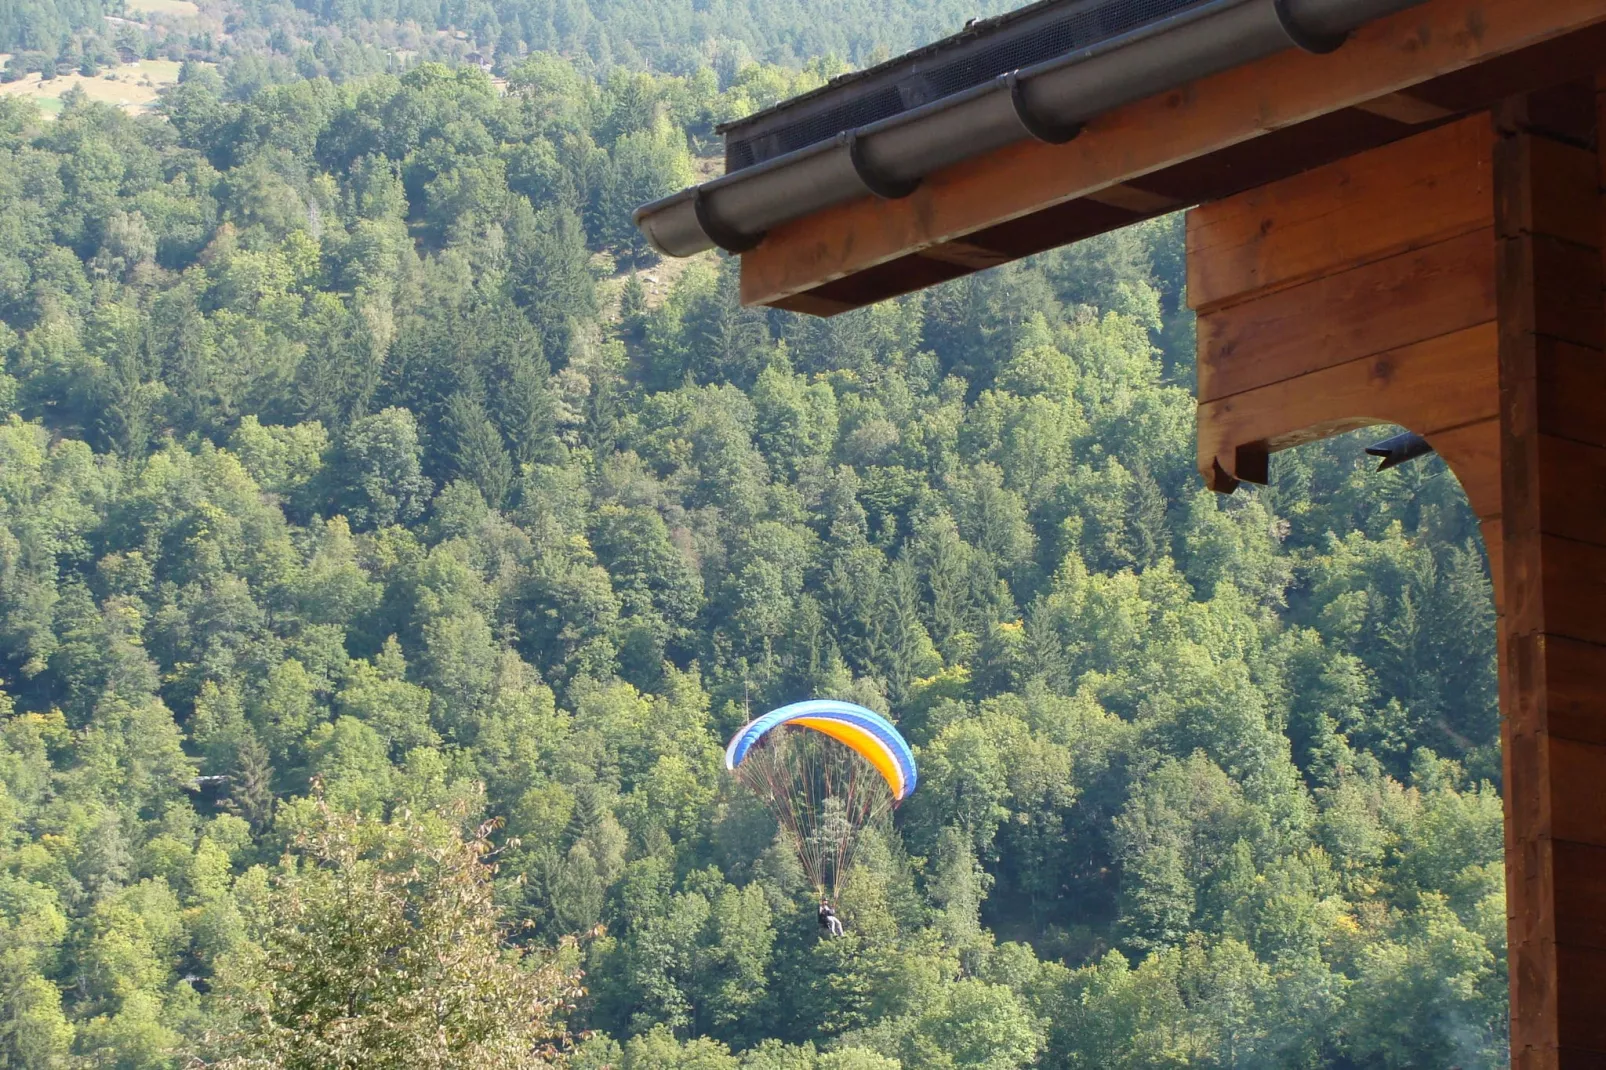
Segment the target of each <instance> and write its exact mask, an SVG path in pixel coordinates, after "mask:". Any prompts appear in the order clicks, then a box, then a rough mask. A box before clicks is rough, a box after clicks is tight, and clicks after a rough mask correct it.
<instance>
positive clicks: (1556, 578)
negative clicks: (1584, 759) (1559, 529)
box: [1506, 511, 1606, 907]
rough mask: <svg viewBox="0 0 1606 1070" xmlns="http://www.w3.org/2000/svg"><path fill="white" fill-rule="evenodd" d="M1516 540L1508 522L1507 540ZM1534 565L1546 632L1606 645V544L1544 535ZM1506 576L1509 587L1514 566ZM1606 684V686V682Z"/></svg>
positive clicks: (1603, 516) (1604, 769) (1605, 786)
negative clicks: (1538, 577)
mask: <svg viewBox="0 0 1606 1070" xmlns="http://www.w3.org/2000/svg"><path fill="white" fill-rule="evenodd" d="M1596 517H1597V518H1598V519H1599V520H1600V521H1602V522H1606V511H1597V513H1596ZM1508 521H1509V518H1508ZM1512 542H1513V539H1512V533H1511V525H1510V524H1509V522H1508V523H1507V525H1506V545H1507V546H1511V545H1512ZM1530 569H1531V570H1533V571H1537V572H1539V574H1540V575H1541V576H1542V577H1543V579H1542V586H1541V587H1540V588H1539V591H1538V593H1536V595H1535V597H1536V599H1542V601H1541V603H1540V606H1539V612H1540V615H1541V616H1542V618H1543V620H1544V633H1545V634H1546V635H1560V636H1563V637H1565V638H1568V639H1579V640H1582V641H1583V642H1586V643H1597V644H1600V645H1603V646H1606V547H1602V546H1596V545H1592V544H1590V543H1586V542H1576V541H1574V540H1572V539H1564V538H1561V537H1559V536H1556V535H1550V534H1542V535H1540V537H1539V561H1538V562H1537V564H1536V566H1530ZM1506 579H1507V581H1508V586H1509V581H1510V580H1511V575H1510V573H1509V570H1508V572H1507V576H1506ZM1521 605H1522V603H1521V601H1520V600H1519V601H1515V602H1513V604H1512V608H1513V609H1518V608H1520V607H1521ZM1602 686H1603V687H1606V681H1602ZM1601 775H1602V778H1603V779H1602V780H1601V781H1600V783H1601V785H1602V790H1606V765H1603V766H1601ZM1602 905H1603V907H1606V904H1602Z"/></svg>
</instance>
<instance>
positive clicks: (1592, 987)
mask: <svg viewBox="0 0 1606 1070" xmlns="http://www.w3.org/2000/svg"><path fill="white" fill-rule="evenodd" d="M1556 967H1557V969H1556V972H1557V974H1558V978H1559V981H1560V984H1559V986H1558V998H1557V1001H1556V1003H1557V1006H1556V1012H1557V1019H1558V1023H1557V1024H1558V1030H1557V1032H1558V1034H1559V1035H1558V1037H1557V1041H1558V1046H1560V1047H1572V1048H1578V1049H1581V1051H1580V1057H1581V1056H1582V1053H1583V1052H1590V1053H1592V1054H1594V1055H1596V1057H1597V1058H1598V1057H1600V1056H1601V1055H1606V1012H1603V1011H1602V1008H1606V951H1602V950H1600V949H1599V948H1593V947H1577V946H1574V945H1570V944H1559V945H1557V947H1556ZM1558 1065H1560V1066H1562V1067H1563V1068H1564V1070H1572V1067H1573V1066H1574V1065H1576V1063H1574V1062H1573V1061H1571V1060H1569V1061H1568V1062H1566V1063H1561V1062H1560V1060H1558Z"/></svg>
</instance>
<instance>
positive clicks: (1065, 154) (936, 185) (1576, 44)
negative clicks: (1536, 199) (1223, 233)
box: [741, 0, 1606, 316]
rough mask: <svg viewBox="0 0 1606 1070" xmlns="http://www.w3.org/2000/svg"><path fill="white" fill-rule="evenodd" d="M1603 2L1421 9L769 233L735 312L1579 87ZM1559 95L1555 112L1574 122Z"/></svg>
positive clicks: (1432, 3)
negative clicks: (1054, 140) (891, 195)
mask: <svg viewBox="0 0 1606 1070" xmlns="http://www.w3.org/2000/svg"><path fill="white" fill-rule="evenodd" d="M1602 57H1606V0H1427V2H1425V3H1423V4H1421V5H1420V6H1417V7H1413V8H1410V9H1407V10H1405V11H1403V12H1400V13H1398V14H1394V15H1390V16H1386V17H1384V18H1382V19H1379V20H1377V21H1374V22H1371V23H1368V24H1366V25H1365V26H1362V27H1361V28H1360V29H1358V30H1356V31H1355V32H1354V33H1353V35H1352V36H1351V38H1350V40H1349V41H1348V42H1347V43H1346V44H1345V45H1344V46H1343V47H1342V48H1340V49H1337V50H1336V51H1333V52H1331V53H1328V54H1322V55H1317V54H1312V53H1309V52H1304V51H1300V50H1297V49H1293V48H1290V49H1288V50H1286V51H1283V52H1279V53H1276V54H1274V55H1271V56H1269V57H1267V58H1265V59H1262V60H1259V61H1257V62H1254V63H1250V64H1247V65H1244V66H1241V67H1237V68H1234V69H1232V70H1228V71H1225V72H1223V73H1220V74H1216V75H1212V76H1209V77H1205V78H1202V79H1198V80H1196V81H1193V82H1190V83H1186V84H1183V85H1179V86H1176V87H1175V88H1173V89H1171V90H1168V91H1166V92H1163V93H1159V94H1156V95H1154V96H1151V97H1148V98H1145V99H1142V100H1139V101H1137V102H1135V103H1132V104H1130V105H1126V106H1123V107H1120V108H1117V109H1115V110H1113V111H1110V112H1108V113H1106V114H1103V115H1100V116H1098V117H1096V118H1094V119H1092V120H1091V121H1089V122H1088V123H1087V124H1086V126H1085V128H1084V129H1083V131H1082V133H1081V134H1080V135H1079V136H1077V137H1075V138H1074V139H1073V140H1071V141H1069V142H1067V143H1065V144H1049V143H1046V142H1041V141H1022V142H1017V143H1015V144H1012V145H1009V146H1007V147H1005V148H1003V149H1000V150H997V151H994V152H991V153H988V154H986V155H983V156H979V157H976V158H973V159H970V160H967V161H965V162H963V163H960V164H958V165H955V166H953V167H950V168H947V169H945V170H942V171H938V172H936V173H934V174H931V175H929V176H927V177H926V178H925V179H924V180H923V181H922V182H921V183H920V184H919V186H918V187H917V188H916V189H915V190H914V191H913V192H912V193H909V194H908V195H907V196H904V197H902V198H899V199H885V198H880V197H863V198H860V199H858V200H854V201H850V202H847V203H844V204H840V205H836V206H833V207H830V208H827V209H825V210H822V211H819V212H816V213H814V214H812V215H808V216H805V217H803V218H801V219H797V220H794V221H792V222H788V223H785V224H782V225H780V226H777V227H775V228H773V229H771V230H770V231H769V232H768V233H767V234H766V235H765V236H764V238H763V240H762V241H761V242H759V244H758V245H757V246H756V247H754V248H752V249H751V250H749V251H747V252H745V253H743V254H741V299H742V302H743V303H744V304H747V305H768V306H772V307H776V308H783V309H789V310H792V311H796V312H803V313H809V314H813V315H821V316H829V315H835V314H837V313H839V312H844V311H848V310H850V309H854V308H859V307H862V306H865V305H869V304H873V303H875V302H878V301H882V300H885V299H887V298H890V297H895V296H897V295H900V294H905V293H910V292H912V291H915V290H919V289H922V288H924V287H927V286H931V285H934V284H936V283H940V282H945V281H948V280H950V279H954V278H958V277H960V276H962V275H966V274H969V273H971V272H974V271H980V270H983V269H985V268H989V267H994V266H996V265H999V264H1002V263H1006V262H1008V261H1010V260H1015V259H1018V258H1020V257H1023V256H1029V255H1031V254H1033V253H1037V252H1042V251H1044V250H1046V249H1051V248H1054V247H1057V246H1060V245H1064V244H1067V243H1070V242H1074V241H1077V240H1080V239H1083V238H1087V237H1091V236H1093V235H1096V234H1100V233H1104V232H1106V231H1110V230H1114V229H1117V228H1119V227H1123V226H1126V225H1128V224H1131V223H1135V222H1139V221H1141V220H1144V219H1148V218H1152V217H1154V216H1158V215H1162V214H1165V213H1167V212H1171V211H1175V210H1177V209H1180V208H1184V207H1189V206H1192V205H1197V204H1201V203H1205V202H1209V201H1213V200H1217V199H1220V198H1223V197H1227V196H1230V195H1232V194H1235V193H1238V192H1241V191H1243V190H1247V189H1251V188H1254V187H1257V186H1261V185H1265V184H1267V183H1270V182H1274V181H1276V180H1278V179H1281V178H1285V177H1287V176H1290V175H1293V174H1297V173H1300V172H1303V171H1307V170H1310V169H1311V168H1314V167H1318V166H1321V165H1324V164H1328V163H1331V162H1334V161H1337V160H1341V159H1343V158H1345V157H1348V156H1352V155H1354V154H1357V153H1360V152H1363V151H1365V150H1367V149H1371V148H1375V147H1378V146H1381V145H1385V144H1388V143H1390V142H1393V141H1396V140H1399V139H1401V138H1405V137H1409V136H1411V135H1414V134H1418V133H1421V132H1423V131H1424V130H1427V129H1431V128H1433V127H1434V126H1437V125H1442V124H1445V123H1448V122H1452V121H1454V120H1455V119H1457V118H1459V117H1463V116H1466V115H1468V114H1471V113H1475V112H1479V111H1484V110H1487V109H1489V108H1490V107H1492V106H1494V105H1495V104H1496V103H1498V102H1499V101H1500V100H1502V99H1505V98H1508V97H1511V96H1514V95H1518V94H1531V93H1533V92H1534V91H1536V90H1540V89H1543V88H1544V87H1546V86H1550V85H1557V84H1561V83H1564V82H1568V81H1571V80H1575V79H1578V78H1587V77H1589V76H1590V74H1591V73H1592V72H1593V71H1594V70H1595V69H1596V68H1597V67H1599V66H1600V64H1601V58H1602ZM1570 99H1571V98H1569V97H1568V96H1566V95H1565V94H1558V95H1557V97H1556V104H1555V106H1556V107H1558V108H1566V107H1569V106H1571V104H1570V103H1569V100H1570Z"/></svg>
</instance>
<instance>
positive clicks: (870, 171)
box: [841, 130, 920, 201]
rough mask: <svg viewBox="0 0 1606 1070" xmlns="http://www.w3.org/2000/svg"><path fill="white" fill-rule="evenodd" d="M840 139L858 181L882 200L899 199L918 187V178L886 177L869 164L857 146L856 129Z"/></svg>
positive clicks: (845, 133)
mask: <svg viewBox="0 0 1606 1070" xmlns="http://www.w3.org/2000/svg"><path fill="white" fill-rule="evenodd" d="M841 141H842V144H843V145H844V146H845V147H846V148H847V150H848V162H849V163H850V164H852V165H853V173H854V174H856V175H858V176H859V181H860V182H862V183H864V188H865V189H867V190H869V191H870V192H871V193H873V194H875V195H876V196H877V197H880V198H881V199H882V200H884V201H901V200H903V198H905V197H907V196H909V194H911V193H913V192H914V191H915V190H917V189H919V188H920V180H919V179H918V178H915V179H910V180H908V181H904V182H899V181H897V180H896V179H891V178H887V177H886V176H885V175H883V174H881V173H879V172H878V171H876V169H875V168H874V167H872V166H870V162H869V161H868V160H866V159H865V158H864V150H863V149H861V148H860V147H859V133H858V131H856V130H848V131H845V132H844V133H843V134H842V135H841Z"/></svg>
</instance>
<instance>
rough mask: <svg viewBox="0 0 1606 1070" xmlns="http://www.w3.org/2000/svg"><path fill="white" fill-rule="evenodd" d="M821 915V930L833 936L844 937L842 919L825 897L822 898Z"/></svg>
mask: <svg viewBox="0 0 1606 1070" xmlns="http://www.w3.org/2000/svg"><path fill="white" fill-rule="evenodd" d="M819 913H820V928H822V929H824V930H825V931H826V932H828V933H830V934H831V935H832V936H841V935H842V919H841V918H839V917H837V916H836V911H835V910H833V909H832V908H831V903H830V901H829V900H828V899H826V898H825V897H824V896H821V897H820V912H819Z"/></svg>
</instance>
